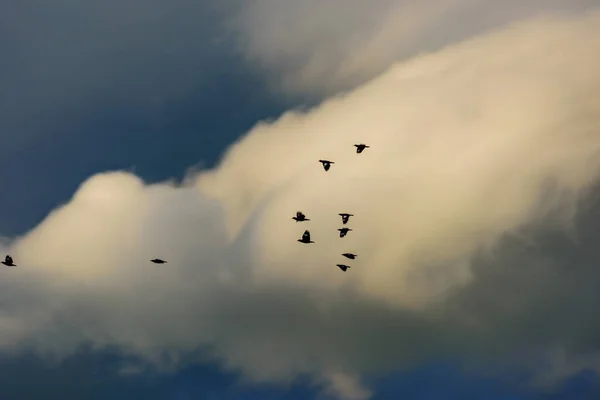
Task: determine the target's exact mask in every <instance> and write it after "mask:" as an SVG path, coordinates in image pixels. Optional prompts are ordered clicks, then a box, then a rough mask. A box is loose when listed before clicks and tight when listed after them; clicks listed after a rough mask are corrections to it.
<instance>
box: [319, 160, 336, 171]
mask: <svg viewBox="0 0 600 400" xmlns="http://www.w3.org/2000/svg"><path fill="white" fill-rule="evenodd" d="M319 162H320V163H321V164H323V169H324V170H325V171H329V168H331V164H335V163H334V162H333V161H329V160H319Z"/></svg>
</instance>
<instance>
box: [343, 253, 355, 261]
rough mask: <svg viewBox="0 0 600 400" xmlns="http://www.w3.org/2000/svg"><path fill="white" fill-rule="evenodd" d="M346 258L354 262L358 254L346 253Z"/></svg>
mask: <svg viewBox="0 0 600 400" xmlns="http://www.w3.org/2000/svg"><path fill="white" fill-rule="evenodd" d="M342 255H343V256H344V257H346V258H349V259H351V260H354V259H355V258H356V256H357V254H352V253H344V254H342Z"/></svg>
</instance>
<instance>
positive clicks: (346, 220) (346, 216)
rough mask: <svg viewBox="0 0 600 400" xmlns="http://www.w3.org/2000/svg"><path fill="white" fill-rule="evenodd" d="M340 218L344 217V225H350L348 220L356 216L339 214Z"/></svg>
mask: <svg viewBox="0 0 600 400" xmlns="http://www.w3.org/2000/svg"><path fill="white" fill-rule="evenodd" d="M338 215H339V216H340V217H342V224H344V225H346V224H347V223H348V220H349V219H350V217H354V214H344V213H341V214H338Z"/></svg>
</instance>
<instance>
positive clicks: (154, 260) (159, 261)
mask: <svg viewBox="0 0 600 400" xmlns="http://www.w3.org/2000/svg"><path fill="white" fill-rule="evenodd" d="M150 261H152V262H153V263H154V264H166V263H167V262H166V261H165V260H161V259H160V258H155V259H153V260H150Z"/></svg>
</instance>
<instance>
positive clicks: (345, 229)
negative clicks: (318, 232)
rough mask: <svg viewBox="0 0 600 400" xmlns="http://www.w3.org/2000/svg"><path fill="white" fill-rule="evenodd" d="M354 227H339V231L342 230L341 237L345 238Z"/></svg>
mask: <svg viewBox="0 0 600 400" xmlns="http://www.w3.org/2000/svg"><path fill="white" fill-rule="evenodd" d="M351 230H352V229H350V228H340V229H338V231H340V237H341V238H343V237H344V236H346V234H347V233H348V232H350V231H351Z"/></svg>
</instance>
